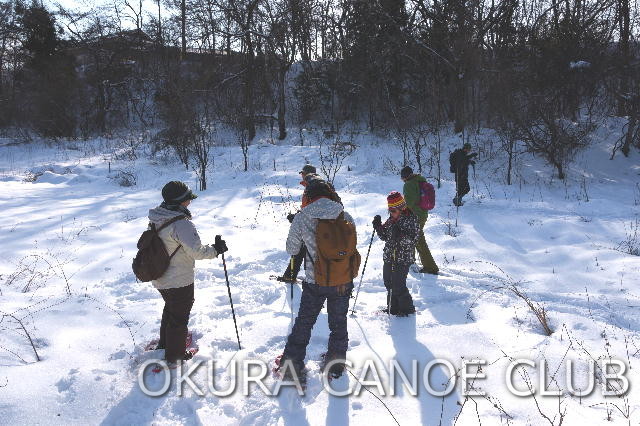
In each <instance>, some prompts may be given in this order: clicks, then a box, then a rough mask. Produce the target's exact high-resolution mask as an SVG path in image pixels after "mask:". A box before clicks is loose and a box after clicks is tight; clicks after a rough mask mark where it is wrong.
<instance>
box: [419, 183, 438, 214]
mask: <svg viewBox="0 0 640 426" xmlns="http://www.w3.org/2000/svg"><path fill="white" fill-rule="evenodd" d="M418 206H420V208H421V209H422V210H431V209H433V208H434V207H435V206H436V190H435V189H434V188H433V185H431V184H430V183H429V182H420V203H418Z"/></svg>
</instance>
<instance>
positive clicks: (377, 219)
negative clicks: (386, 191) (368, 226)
mask: <svg viewBox="0 0 640 426" xmlns="http://www.w3.org/2000/svg"><path fill="white" fill-rule="evenodd" d="M371 223H372V224H373V227H374V228H379V227H381V226H382V218H381V217H380V215H379V214H377V215H375V216H374V217H373V222H371Z"/></svg>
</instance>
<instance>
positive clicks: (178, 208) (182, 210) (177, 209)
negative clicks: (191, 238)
mask: <svg viewBox="0 0 640 426" xmlns="http://www.w3.org/2000/svg"><path fill="white" fill-rule="evenodd" d="M160 207H162V208H163V209H167V210H171V211H174V212H178V213H181V214H183V215H185V216H186V217H187V218H188V219H191V212H190V211H189V209H188V208H186V207H185V206H183V205H182V204H168V203H167V202H166V201H163V202H162V204H160Z"/></svg>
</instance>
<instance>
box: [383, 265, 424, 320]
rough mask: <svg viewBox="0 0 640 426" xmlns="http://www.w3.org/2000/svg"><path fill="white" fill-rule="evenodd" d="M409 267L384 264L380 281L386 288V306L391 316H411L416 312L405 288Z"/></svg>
mask: <svg viewBox="0 0 640 426" xmlns="http://www.w3.org/2000/svg"><path fill="white" fill-rule="evenodd" d="M409 266H410V265H398V264H392V263H391V262H384V266H383V268H382V279H383V280H384V286H385V287H386V288H387V306H388V307H389V313H390V314H391V315H398V314H412V313H414V312H415V311H416V308H415V307H414V306H413V298H412V297H411V293H409V289H408V288H407V274H408V273H409Z"/></svg>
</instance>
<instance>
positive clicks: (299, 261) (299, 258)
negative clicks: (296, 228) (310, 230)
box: [282, 244, 307, 280]
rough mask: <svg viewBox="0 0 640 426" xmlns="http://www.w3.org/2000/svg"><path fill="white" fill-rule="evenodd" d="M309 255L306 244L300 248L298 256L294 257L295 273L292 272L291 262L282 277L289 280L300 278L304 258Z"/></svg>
mask: <svg viewBox="0 0 640 426" xmlns="http://www.w3.org/2000/svg"><path fill="white" fill-rule="evenodd" d="M306 254H307V248H306V247H305V245H304V244H302V247H301V248H300V251H299V252H298V254H296V255H295V256H293V271H292V270H291V261H289V264H288V265H287V269H286V270H285V271H284V274H283V275H282V276H283V277H284V278H285V279H287V280H295V279H296V278H297V277H298V273H299V272H300V266H302V262H303V261H304V257H305V256H306Z"/></svg>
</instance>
